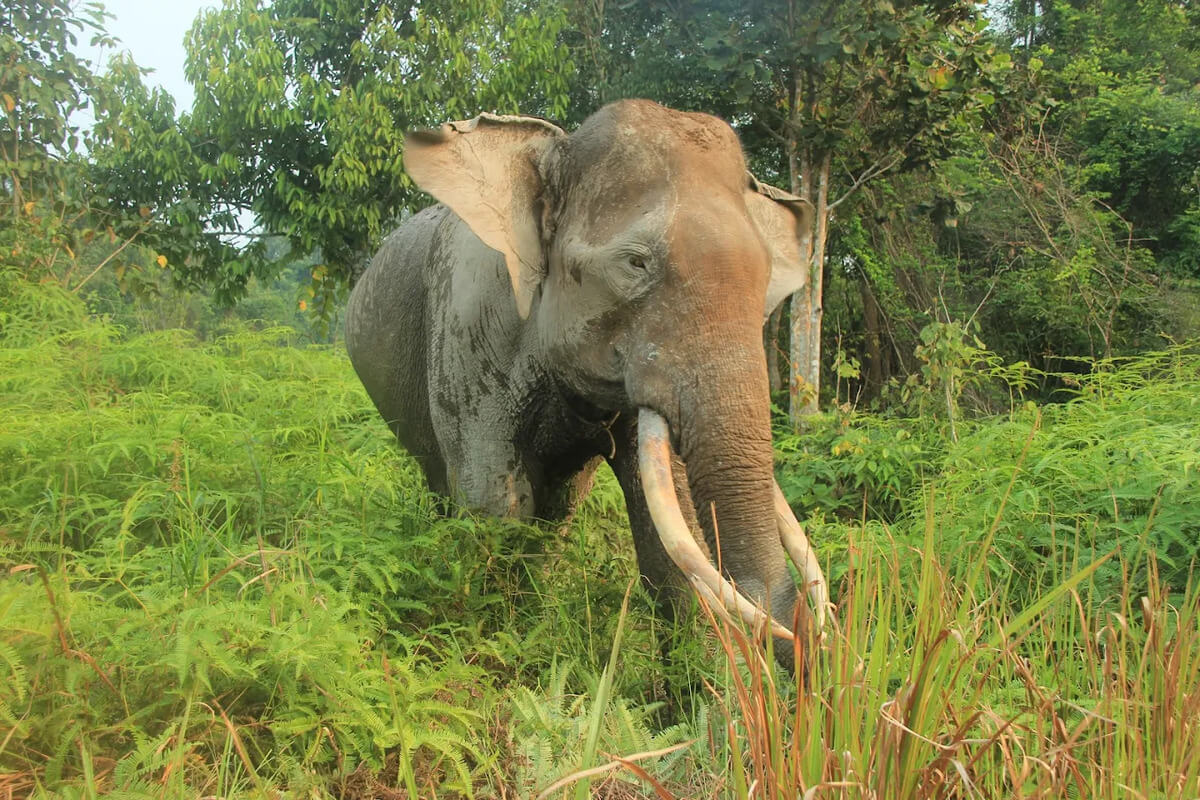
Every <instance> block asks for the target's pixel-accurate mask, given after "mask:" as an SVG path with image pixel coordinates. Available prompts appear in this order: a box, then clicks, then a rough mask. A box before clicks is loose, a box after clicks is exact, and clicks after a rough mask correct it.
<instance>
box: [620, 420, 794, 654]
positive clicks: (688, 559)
mask: <svg viewBox="0 0 1200 800" xmlns="http://www.w3.org/2000/svg"><path fill="white" fill-rule="evenodd" d="M669 437H670V430H669V428H668V427H667V421H666V420H665V419H663V418H662V415H660V414H657V413H655V412H654V411H651V410H650V409H647V408H643V409H640V410H639V411H638V471H639V472H640V473H641V477H642V491H643V492H644V493H645V495H646V505H647V506H648V507H649V509H650V518H651V519H652V520H654V528H655V530H657V531H658V536H659V538H660V539H661V540H662V543H663V548H664V549H666V551H667V555H668V556H670V558H671V560H672V561H674V562H675V566H677V567H679V569H680V571H681V572H683V574H684V577H686V578H687V579H688V580H689V581H690V582H692V584H693V585H694V586H695V587H696V588H697V590H698V591H699V592H700V593H701V594H703V595H705V597H706V599H709V598H713V599H716V600H718V601H719V604H720V606H721V610H728V611H730V612H735V613H736V614H737V616H738V617H740V618H741V619H742V620H743V621H744V622H745V623H746V624H748V625H750V626H751V627H752V628H754V629H756V630H757V629H758V627H759V626H760V625H762V624H763V623H764V622H766V623H769V625H770V631H771V634H772V635H773V636H777V637H779V638H781V639H794V638H795V636H794V635H793V634H792V632H791V631H790V630H788V629H787V628H786V627H785V626H783V625H781V624H780V623H779V622H778V621H776V620H775V619H772V618H771V616H770V615H769V614H767V613H766V612H765V611H763V610H762V609H761V608H759V606H758V605H757V604H755V603H754V602H753V601H751V600H750V599H749V598H747V597H746V596H745V595H743V594H742V593H740V592H739V591H738V590H737V589H735V588H734V586H733V584H732V583H730V582H729V581H728V580H726V579H725V578H724V577H722V576H721V573H719V572H717V568H716V567H714V566H713V565H712V563H711V562H710V561H709V560H708V558H707V556H705V555H704V552H703V551H702V550H701V549H700V546H699V545H698V544H696V540H695V539H694V538H693V537H692V532H691V530H690V529H689V528H688V524H687V522H686V521H685V520H684V518H683V512H682V511H681V510H680V508H679V499H678V498H677V497H676V496H675V480H674V478H673V477H672V476H671V444H670V438H669Z"/></svg>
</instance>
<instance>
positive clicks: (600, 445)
mask: <svg viewBox="0 0 1200 800" xmlns="http://www.w3.org/2000/svg"><path fill="white" fill-rule="evenodd" d="M403 158H404V167H405V170H406V172H407V174H408V175H409V177H411V179H412V180H413V182H414V183H415V184H416V185H417V186H418V187H419V188H421V189H422V190H424V191H425V192H427V193H429V194H431V195H432V196H433V197H434V198H435V199H436V200H437V201H438V204H436V205H433V206H432V207H429V208H426V209H425V210H423V211H420V212H419V213H417V214H415V215H413V216H412V217H411V218H409V219H408V220H407V221H405V222H403V223H402V224H401V225H400V226H399V227H398V228H397V229H396V230H395V231H393V232H392V233H391V234H389V235H388V236H387V237H386V238H385V240H384V242H383V244H382V246H381V248H380V250H379V251H378V253H377V254H376V255H375V257H374V258H373V260H372V261H371V263H370V265H369V266H368V268H367V270H366V271H365V272H364V273H363V274H362V276H361V277H360V278H359V280H358V281H357V283H356V284H355V286H354V288H353V290H352V292H351V296H350V299H349V303H348V306H347V311H346V318H345V319H346V328H345V340H346V346H347V349H348V350H349V354H350V359H351V363H352V364H353V366H354V369H355V371H356V372H357V374H358V376H359V378H360V379H361V381H362V383H363V385H364V386H365V388H366V390H367V393H368V395H369V396H370V398H371V400H372V401H373V402H374V404H375V406H376V408H377V409H378V411H379V413H380V414H381V415H382V416H383V418H384V420H386V422H387V424H388V425H389V427H390V428H391V430H392V432H393V433H394V434H395V436H396V437H397V439H398V440H399V442H400V443H401V445H403V447H404V448H405V449H406V450H407V451H408V452H409V453H410V454H411V455H412V456H413V457H414V458H415V459H416V460H417V461H418V462H419V464H420V466H421V468H422V470H423V472H424V474H425V477H426V480H427V482H428V485H429V488H430V489H431V490H433V491H434V492H435V493H438V494H440V495H442V496H444V497H446V498H448V499H449V500H450V501H451V502H453V503H456V504H460V505H462V506H465V507H468V508H470V509H474V510H479V511H482V512H485V513H488V514H493V515H498V516H509V517H516V518H521V519H535V518H536V519H544V520H553V519H562V518H563V517H564V516H565V515H566V514H568V513H569V512H570V510H571V508H572V506H573V504H574V503H575V502H577V501H578V500H579V497H580V496H581V494H582V492H583V491H585V490H586V487H588V486H590V481H591V476H592V474H593V472H594V470H595V469H596V468H597V466H598V465H599V464H600V463H602V461H603V460H607V461H608V463H609V464H610V465H611V467H612V470H613V472H614V473H615V475H616V478H617V480H618V482H619V484H620V486H621V489H622V491H623V493H624V495H625V501H626V506H627V509H628V512H629V522H630V527H631V528H632V532H633V540H634V546H635V550H636V553H637V560H638V568H639V571H640V572H641V574H642V578H643V582H644V583H645V585H646V586H647V587H648V588H649V589H650V590H651V591H652V593H653V594H654V596H655V597H656V598H657V599H658V600H659V607H660V608H662V609H663V611H664V613H666V614H667V615H671V614H672V608H673V607H674V606H675V605H676V604H677V603H678V602H679V601H680V598H681V597H684V596H686V591H685V590H686V587H687V586H688V585H690V586H691V587H693V588H694V590H695V591H696V592H697V593H699V594H700V595H702V596H704V598H705V599H706V600H707V601H708V602H709V604H710V606H711V607H712V608H713V609H714V610H715V611H716V612H718V613H721V614H722V615H725V616H727V618H733V617H737V618H738V619H740V620H743V621H745V622H747V623H750V624H752V625H755V626H759V627H757V630H759V631H765V630H768V629H769V631H770V633H771V634H773V635H775V636H778V637H780V638H783V639H792V638H793V637H794V633H793V631H792V630H791V627H792V626H793V625H794V622H793V620H794V619H796V618H798V617H796V616H795V614H796V604H797V603H798V602H799V592H798V590H797V587H796V583H795V581H794V580H793V579H792V577H791V574H790V573H789V571H788V569H787V562H786V557H787V555H790V557H791V559H792V560H793V562H794V563H795V564H796V567H797V569H798V571H799V573H800V575H801V577H802V580H803V584H804V585H805V586H806V588H807V590H808V594H809V597H810V600H811V602H812V603H813V606H814V614H812V615H811V617H806V618H810V619H812V620H815V624H816V625H817V626H818V629H819V625H820V620H821V619H823V615H824V614H825V609H826V606H827V602H828V593H827V590H826V584H825V579H824V577H823V575H822V573H821V569H820V566H819V564H818V562H817V559H816V557H815V554H814V553H813V552H812V550H811V548H810V547H809V543H808V541H807V539H806V538H805V535H804V531H803V529H802V528H801V527H800V525H799V523H798V522H797V521H796V518H795V516H794V515H793V513H792V510H791V509H790V508H789V507H788V504H787V502H786V501H785V500H784V498H783V495H782V493H781V492H780V490H779V487H778V484H777V483H776V481H775V478H774V473H773V450H772V441H771V426H770V408H769V387H768V380H767V369H766V358H765V356H764V350H763V341H762V328H763V322H764V320H765V318H766V316H767V315H768V314H769V313H770V312H771V311H772V310H773V309H774V308H775V307H776V306H777V305H779V304H780V303H781V302H782V301H783V299H784V298H785V297H787V296H788V295H790V294H791V293H792V292H794V291H796V290H797V289H799V288H800V287H801V286H803V285H804V284H805V282H806V281H807V275H808V270H807V263H806V256H805V252H806V236H807V231H808V230H809V224H810V221H811V217H810V214H811V213H812V210H811V206H810V205H809V204H808V203H807V202H806V201H804V200H802V199H800V198H798V197H796V196H793V195H791V194H788V193H787V192H784V191H781V190H779V189H775V188H773V187H770V186H767V185H765V184H762V183H760V182H759V181H758V180H756V179H755V178H754V176H753V175H751V174H750V173H749V172H748V171H747V168H746V161H745V157H744V155H743V152H742V149H741V146H740V143H739V141H738V138H737V135H736V134H735V133H734V131H733V129H732V128H731V127H730V126H729V125H728V124H727V123H726V122H724V121H722V120H720V119H718V118H717V117H714V116H709V115H707V114H700V113H692V112H681V111H676V110H672V109H669V108H666V107H663V106H661V105H659V104H657V103H654V102H652V101H648V100H624V101H619V102H616V103H612V104H609V105H606V106H604V107H602V108H600V109H599V110H598V111H596V112H595V113H593V114H592V115H591V116H589V117H588V118H587V119H586V120H585V121H584V122H583V123H581V124H580V126H579V127H578V129H577V130H575V131H574V132H573V133H571V134H567V133H565V132H564V131H563V130H561V129H560V128H558V127H557V126H555V125H553V124H551V123H549V122H546V121H544V120H541V119H537V118H533V117H523V116H500V115H494V114H481V115H479V116H477V117H475V118H473V119H470V120H465V121H457V122H449V123H446V124H443V125H441V127H440V128H438V129H435V130H426V131H419V132H414V133H410V134H409V135H408V137H407V138H406V141H405V149H404V153H403ZM785 553H786V554H787V555H785ZM714 556H715V558H714ZM714 562H715V563H714ZM775 650H776V653H777V654H780V653H781V652H782V651H786V652H782V654H781V655H779V658H780V660H781V661H784V662H785V663H786V662H787V660H788V659H790V658H791V656H790V655H789V654H790V652H791V650H792V648H790V647H789V648H783V647H777V648H775Z"/></svg>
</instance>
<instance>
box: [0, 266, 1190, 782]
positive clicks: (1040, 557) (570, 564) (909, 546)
mask: <svg viewBox="0 0 1200 800" xmlns="http://www.w3.org/2000/svg"><path fill="white" fill-rule="evenodd" d="M1198 376H1200V359H1198V358H1197V357H1196V355H1195V354H1194V353H1192V352H1190V351H1186V350H1177V351H1173V352H1170V353H1165V354H1161V355H1159V356H1154V357H1151V358H1149V359H1143V360H1140V361H1136V362H1127V363H1122V364H1113V365H1110V366H1109V367H1108V368H1107V369H1106V370H1104V371H1102V372H1101V373H1099V374H1098V375H1097V377H1096V378H1094V379H1091V380H1090V381H1087V382H1085V383H1084V384H1083V385H1081V386H1080V387H1079V390H1078V392H1077V395H1076V396H1075V397H1074V398H1073V399H1071V400H1070V401H1069V402H1065V403H1063V404H1060V405H1059V406H1056V407H1047V408H1043V409H1035V408H1024V407H1018V408H1016V409H1014V410H1013V412H1012V413H1011V414H1009V415H1006V416H1004V417H1002V418H995V419H987V420H977V421H967V422H962V421H960V423H959V427H958V434H959V437H958V442H957V443H952V442H950V441H949V440H948V439H947V438H946V437H944V436H942V435H941V432H940V431H939V429H938V427H937V425H936V424H932V423H925V422H923V421H922V420H918V419H909V420H899V419H884V418H877V417H846V416H839V417H832V418H830V419H829V420H828V421H827V423H826V427H821V426H817V427H815V428H814V430H812V431H811V432H810V433H809V434H808V435H806V436H805V437H799V438H784V439H783V440H782V441H781V451H780V463H781V483H782V484H783V485H784V486H785V489H787V490H788V491H789V493H790V494H791V496H792V499H793V500H794V501H795V502H796V503H797V505H798V506H799V507H800V508H802V510H804V512H805V513H806V515H807V516H808V517H809V522H810V527H811V528H812V532H813V534H814V539H815V540H816V541H817V542H818V543H819V549H820V552H821V555H822V558H823V560H824V561H825V562H826V563H827V572H828V574H829V575H830V577H831V578H832V580H833V588H834V592H835V600H836V601H837V602H838V606H839V607H838V611H837V614H836V615H835V618H834V622H833V627H832V628H831V629H830V631H829V635H828V636H827V641H826V642H825V643H824V644H823V645H822V646H821V648H819V649H815V650H813V651H812V652H811V653H810V654H809V656H810V657H809V661H810V663H811V665H812V669H811V685H810V687H809V688H808V689H807V690H803V691H799V690H797V689H796V687H795V685H794V681H793V680H792V679H791V678H790V677H789V676H781V675H776V674H774V673H773V667H772V666H771V665H772V664H773V662H772V660H771V659H770V658H768V657H764V656H763V655H762V654H760V653H759V652H758V650H757V649H756V646H755V645H754V644H753V642H752V641H751V640H750V638H748V637H747V636H746V635H745V634H744V633H743V632H741V631H738V630H734V629H729V628H727V627H722V626H720V625H716V623H715V621H714V623H713V625H714V626H715V630H713V631H709V630H708V626H705V625H704V624H703V622H702V619H703V615H700V617H699V619H700V620H701V621H700V622H692V623H689V622H687V621H684V622H683V623H682V624H681V628H682V629H681V630H673V631H667V630H664V629H663V626H662V625H661V623H659V622H656V621H655V619H654V617H653V615H652V613H651V604H650V602H649V600H648V598H646V597H645V595H644V594H642V593H641V592H640V591H638V590H635V591H634V592H632V593H631V594H629V595H628V598H627V601H626V600H625V598H626V590H627V589H628V587H629V586H630V584H631V582H634V581H635V578H636V565H635V563H634V559H633V554H632V548H631V547H630V542H629V541H628V538H629V537H628V532H627V529H626V527H625V521H624V517H623V503H622V500H621V498H620V492H619V489H618V488H617V486H616V484H615V481H613V480H612V478H611V475H607V474H605V475H602V476H601V479H600V481H599V484H598V486H597V488H596V490H595V491H594V492H593V493H592V495H591V496H590V497H589V499H588V501H587V503H586V504H585V505H584V507H583V508H582V509H581V511H580V513H579V514H578V516H577V518H576V520H575V521H574V523H573V524H572V525H571V526H570V527H569V528H565V529H561V530H560V529H559V528H558V527H557V526H551V525H536V526H531V525H524V524H519V523H514V522H506V521H497V520H480V519H475V518H472V517H470V516H468V515H462V514H452V515H449V516H442V515H440V514H438V513H437V504H436V503H435V502H434V500H433V499H432V498H431V497H430V496H429V495H428V494H427V493H426V492H425V490H424V489H423V486H422V482H421V479H420V476H419V473H418V472H417V470H416V468H415V466H414V465H413V464H412V462H411V461H410V460H408V459H407V458H406V457H405V456H404V455H403V453H402V452H400V451H399V450H398V449H397V448H396V447H395V446H394V445H393V444H392V442H391V440H390V435H389V434H388V433H387V431H386V428H385V427H384V426H383V425H382V424H381V423H379V422H378V420H377V415H376V413H375V411H374V410H373V408H372V407H371V406H370V403H369V401H368V400H367V399H366V397H365V395H364V394H363V392H362V391H361V389H360V387H359V385H358V382H357V380H356V379H355V377H354V375H353V373H352V371H351V370H350V368H349V366H348V364H347V362H346V359H345V358H344V356H342V355H341V353H340V352H338V351H336V350H333V349H329V348H322V347H310V346H302V345H300V344H299V343H298V340H297V338H296V336H295V334H294V333H292V332H291V331H290V330H289V329H287V328H283V327H274V326H270V325H240V326H237V325H234V326H230V327H229V328H228V329H227V331H226V333H225V334H224V335H222V336H220V337H218V338H215V339H211V340H208V341H201V340H198V339H197V338H196V337H195V336H193V335H191V334H189V333H187V332H184V331H157V332H151V333H139V332H137V331H127V330H122V329H119V328H117V327H116V326H114V325H113V324H111V323H110V322H106V321H105V320H104V319H101V318H96V317H91V316H89V315H88V314H87V313H86V311H85V309H84V307H83V306H82V305H81V304H80V303H79V302H78V301H77V300H76V299H75V298H74V297H72V296H70V295H66V294H65V293H62V292H58V291H57V290H55V289H53V288H51V287H45V286H36V285H31V284H28V283H26V282H23V281H22V280H20V279H19V278H17V277H15V276H14V275H13V274H12V273H4V274H2V275H0V415H2V419H3V422H2V423H0V569H2V570H3V573H2V574H3V576H4V577H3V578H2V579H0V797H6V796H10V795H11V796H14V797H17V796H20V797H24V796H36V797H67V798H71V797H98V796H101V795H112V796H121V797H172V798H174V797H179V798H184V797H188V798H190V797H196V796H220V797H235V796H263V797H266V796H271V797H274V796H279V793H281V792H286V793H288V796H297V797H299V796H309V797H322V796H338V797H350V798H361V797H422V798H433V797H462V796H474V797H517V796H519V797H528V796H534V795H537V794H539V793H543V794H544V795H545V796H547V797H575V796H579V795H581V794H583V793H585V792H590V793H591V794H592V796H601V797H639V796H655V797H660V798H661V797H680V798H682V797H698V798H703V797H714V798H716V797H755V798H758V797H770V798H780V797H785V796H786V797H788V798H794V797H796V796H805V797H829V796H833V797H956V798H957V797H963V798H966V797H1000V796H1005V797H1007V796H1014V795H1020V796H1030V797H1100V798H1116V797H1139V796H1145V797H1186V796H1194V795H1196V794H1197V793H1200V786H1197V774H1198V773H1200V766H1198V765H1197V764H1196V759H1197V756H1196V755H1195V754H1196V753H1197V752H1200V742H1197V740H1196V739H1197V736H1198V734H1197V731H1198V730H1200V725H1198V724H1197V708H1198V707H1200V690H1198V688H1197V687H1198V686H1200V627H1198V626H1200V622H1198V619H1197V602H1198V597H1197V588H1196V585H1195V582H1194V581H1192V580H1191V572H1190V570H1191V564H1192V560H1193V559H1194V557H1195V553H1196V533H1197V524H1198V521H1200V511H1198V510H1197V507H1196V504H1195V503H1194V502H1191V501H1190V498H1191V497H1194V496H1195V490H1196V489H1197V488H1200V487H1196V480H1197V464H1196V459H1197V454H1196V448H1195V446H1194V443H1195V441H1196V439H1197V433H1198V432H1197V430H1196V423H1195V421H1194V419H1195V417H1196V414H1195V410H1196V397H1197V396H1200V377H1198ZM901 433H903V435H901ZM624 602H627V603H628V606H627V609H626V610H624V611H622V608H623V603H624ZM663 651H668V652H669V654H670V658H669V659H668V660H666V661H663V660H661V659H660V657H659V654H660V653H661V652H663Z"/></svg>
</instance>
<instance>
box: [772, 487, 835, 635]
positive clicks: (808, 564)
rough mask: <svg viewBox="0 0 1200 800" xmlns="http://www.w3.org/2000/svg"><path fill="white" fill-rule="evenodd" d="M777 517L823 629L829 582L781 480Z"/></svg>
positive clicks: (788, 548)
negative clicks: (789, 503) (783, 488)
mask: <svg viewBox="0 0 1200 800" xmlns="http://www.w3.org/2000/svg"><path fill="white" fill-rule="evenodd" d="M775 520H776V523H777V524H778V525H779V539H780V541H782V542H783V549H784V550H787V553H788V555H789V556H791V557H792V563H794V564H795V565H796V569H797V570H799V571H800V577H801V579H802V580H803V581H804V585H805V587H806V588H807V589H808V596H809V599H811V600H812V604H813V609H814V613H815V614H816V617H817V630H818V631H819V630H821V628H823V627H825V613H826V610H827V609H828V607H829V588H828V584H826V583H825V575H824V574H823V573H822V572H821V564H820V562H819V561H817V555H816V553H814V552H813V551H812V547H811V546H810V545H809V543H808V537H807V536H805V535H804V528H802V527H801V526H800V522H799V520H797V519H796V515H795V514H794V513H793V512H792V507H791V506H789V505H788V502H787V500H786V499H785V498H784V496H783V491H782V490H781V489H780V488H779V484H778V483H776V484H775Z"/></svg>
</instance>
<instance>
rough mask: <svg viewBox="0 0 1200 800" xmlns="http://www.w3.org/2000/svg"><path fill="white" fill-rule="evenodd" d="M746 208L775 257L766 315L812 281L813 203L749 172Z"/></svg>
mask: <svg viewBox="0 0 1200 800" xmlns="http://www.w3.org/2000/svg"><path fill="white" fill-rule="evenodd" d="M746 175H747V178H748V179H749V187H748V188H747V189H746V208H747V210H748V211H749V212H750V218H751V219H753V220H754V224H755V225H756V226H757V227H758V232H759V233H760V234H761V235H762V237H763V241H764V242H766V245H767V250H768V251H769V253H770V256H771V279H770V281H769V282H768V284H767V303H766V307H765V308H764V309H763V316H764V318H766V317H768V316H770V315H771V312H772V311H774V310H775V308H776V306H778V305H779V304H780V303H782V302H783V300H784V298H786V297H787V296H788V295H790V294H792V293H793V292H795V291H797V290H798V289H800V288H801V287H803V286H804V285H805V284H807V283H808V250H809V246H808V245H809V239H810V237H811V231H812V215H813V207H812V203H809V202H808V201H807V200H805V199H803V198H801V197H797V196H796V195H794V194H790V193H788V192H785V191H783V190H782V189H776V188H775V187H774V186H768V185H767V184H765V183H760V182H759V180H758V179H757V178H755V177H754V176H753V175H751V174H750V173H748V172H747V173H746Z"/></svg>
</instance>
